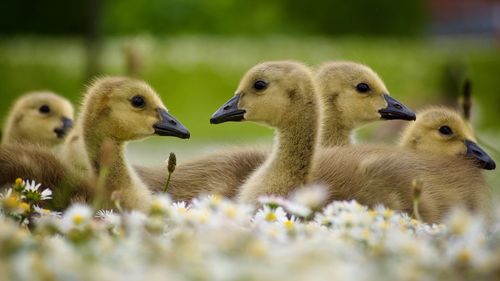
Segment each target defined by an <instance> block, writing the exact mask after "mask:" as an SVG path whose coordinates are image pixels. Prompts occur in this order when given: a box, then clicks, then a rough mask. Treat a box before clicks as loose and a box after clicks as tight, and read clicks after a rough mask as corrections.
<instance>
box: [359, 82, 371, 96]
mask: <svg viewBox="0 0 500 281" xmlns="http://www.w3.org/2000/svg"><path fill="white" fill-rule="evenodd" d="M356 91H358V92H359V93H362V94H364V93H367V92H369V91H370V86H368V84H366V83H359V84H358V85H356Z"/></svg>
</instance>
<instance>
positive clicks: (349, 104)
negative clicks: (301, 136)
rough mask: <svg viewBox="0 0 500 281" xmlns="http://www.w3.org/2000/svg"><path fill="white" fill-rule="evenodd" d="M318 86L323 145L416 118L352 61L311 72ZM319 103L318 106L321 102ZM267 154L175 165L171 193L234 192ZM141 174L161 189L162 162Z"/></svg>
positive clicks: (215, 156)
mask: <svg viewBox="0 0 500 281" xmlns="http://www.w3.org/2000/svg"><path fill="white" fill-rule="evenodd" d="M315 77H316V84H317V85H318V88H319V89H320V91H319V94H320V100H319V103H317V105H318V106H319V108H320V109H321V110H322V112H323V116H324V120H323V121H322V124H321V128H322V130H321V131H322V132H321V140H322V144H323V145H324V146H334V145H346V144H349V143H350V138H349V136H350V135H351V133H352V131H354V130H355V129H356V128H358V127H360V126H362V125H364V124H367V123H370V122H374V121H377V120H390V119H403V120H415V114H414V113H413V112H412V111H411V110H410V109H408V108H407V107H406V106H404V105H403V104H402V103H400V102H398V101H397V100H395V99H394V98H392V97H390V96H389V94H388V91H387V88H386V87H385V85H384V83H383V81H382V80H381V79H380V78H379V77H378V75H377V74H376V73H375V72H374V71H373V70H371V69H370V68H369V67H367V66H364V65H361V64H358V63H354V62H328V63H325V64H323V65H322V66H321V67H320V69H319V70H318V71H317V73H316V74H315ZM321 105H322V106H321ZM268 155H269V149H262V148H246V147H245V148H239V149H229V150H224V151H219V152H216V153H212V154H209V155H207V156H205V157H202V158H198V159H195V160H192V161H189V162H187V163H183V164H181V165H179V166H178V167H177V169H176V171H175V173H174V175H173V177H172V180H171V187H170V191H171V193H172V195H173V197H174V198H176V199H179V200H189V199H192V198H193V197H195V196H197V195H199V194H200V193H203V192H205V193H208V192H209V193H217V194H220V195H223V196H226V197H234V196H235V195H236V194H237V187H239V186H240V185H241V184H243V182H244V180H245V179H246V178H247V177H248V175H249V174H250V173H252V172H253V171H254V170H255V169H256V168H257V167H258V166H259V165H260V164H262V162H264V160H265V159H266V157H267V156H268ZM136 170H137V171H138V173H139V175H141V178H142V179H143V180H144V181H145V182H146V183H147V184H148V186H152V187H153V189H154V190H156V191H160V190H162V189H163V187H164V184H165V179H166V177H165V175H166V167H157V168H149V167H136Z"/></svg>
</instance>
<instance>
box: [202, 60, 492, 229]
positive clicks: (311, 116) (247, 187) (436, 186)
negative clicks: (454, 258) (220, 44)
mask: <svg viewBox="0 0 500 281" xmlns="http://www.w3.org/2000/svg"><path fill="white" fill-rule="evenodd" d="M314 91H315V89H314V86H313V83H312V78H311V74H310V72H309V71H308V70H307V69H306V68H305V67H304V66H303V65H301V64H299V63H295V62H267V63H263V64H260V65H257V66H254V67H253V68H251V69H250V70H249V71H248V72H247V73H246V74H245V75H244V77H243V79H242V80H241V82H240V85H239V87H238V90H237V91H236V94H235V96H234V97H233V98H231V99H230V100H229V101H228V102H226V103H225V104H224V105H222V106H221V108H219V109H218V110H217V111H216V112H215V113H214V115H213V116H212V119H211V121H212V122H213V123H223V122H227V121H247V120H248V121H254V122H257V123H262V124H264V125H268V126H271V127H274V128H275V130H276V138H275V141H274V145H273V150H272V152H271V154H270V156H269V157H268V158H267V159H266V160H265V162H264V163H263V164H262V165H261V166H260V167H259V168H257V170H255V171H254V173H252V174H251V175H250V176H249V178H248V179H247V180H246V181H245V183H244V184H243V185H242V186H241V187H240V189H239V194H238V199H239V200H240V201H242V202H247V203H253V202H255V201H256V200H257V198H258V197H259V196H261V195H282V196H287V195H288V194H289V193H290V192H291V191H292V190H294V189H295V188H296V187H299V186H303V185H306V184H309V183H319V184H323V185H325V186H326V187H327V188H328V191H329V200H328V201H331V200H351V199H355V200H357V201H358V202H360V203H361V204H365V205H368V206H375V205H378V204H383V205H385V206H387V207H389V208H392V209H394V210H400V211H404V212H408V213H412V212H413V206H412V205H413V189H412V182H413V181H414V180H415V179H418V180H420V181H421V182H422V184H423V186H424V189H423V191H422V195H421V204H420V207H421V208H420V215H421V217H422V218H423V219H424V220H425V221H427V222H439V221H441V220H442V219H443V217H444V215H445V214H446V212H447V211H448V210H449V209H450V208H451V207H452V206H455V205H465V206H467V207H469V208H470V209H472V210H478V209H481V208H482V207H483V206H484V204H483V203H484V202H486V201H487V200H488V191H489V190H488V187H487V185H486V182H485V180H484V177H483V176H482V174H481V173H480V172H479V171H478V169H476V168H475V167H474V165H473V163H472V162H471V161H456V158H455V157H451V158H447V157H443V156H436V155H433V154H425V155H421V154H418V153H414V152H411V151H407V150H404V149H400V148H394V147H384V146H366V145H359V146H356V147H350V146H337V147H332V148H322V147H320V145H319V144H317V143H316V142H317V140H318V139H319V137H318V131H319V121H318V119H319V118H318V117H319V112H318V109H317V104H318V102H319V101H318V99H317V98H316V96H315V94H314ZM315 150H318V151H317V152H315Z"/></svg>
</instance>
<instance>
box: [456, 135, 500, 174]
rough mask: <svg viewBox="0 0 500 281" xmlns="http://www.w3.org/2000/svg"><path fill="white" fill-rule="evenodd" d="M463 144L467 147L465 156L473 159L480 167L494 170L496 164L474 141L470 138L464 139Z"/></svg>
mask: <svg viewBox="0 0 500 281" xmlns="http://www.w3.org/2000/svg"><path fill="white" fill-rule="evenodd" d="M464 142H465V146H466V147H467V152H466V154H465V156H467V157H469V158H472V159H474V160H475V161H476V162H477V163H478V164H479V166H480V167H481V168H483V169H485V170H495V168H496V167H497V165H496V164H495V161H493V159H491V157H490V156H489V155H488V153H486V152H485V151H484V150H482V149H481V148H480V147H479V146H478V145H477V144H476V143H475V142H473V141H470V140H465V141H464Z"/></svg>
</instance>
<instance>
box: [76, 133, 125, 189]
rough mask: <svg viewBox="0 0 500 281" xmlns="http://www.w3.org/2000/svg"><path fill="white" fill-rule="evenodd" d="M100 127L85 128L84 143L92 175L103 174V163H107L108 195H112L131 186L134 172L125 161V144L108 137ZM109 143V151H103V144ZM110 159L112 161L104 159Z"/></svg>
mask: <svg viewBox="0 0 500 281" xmlns="http://www.w3.org/2000/svg"><path fill="white" fill-rule="evenodd" d="M102 132H105V130H100V129H99V127H98V126H88V128H85V126H84V128H83V141H84V143H85V149H86V150H87V154H88V158H89V161H90V165H91V167H92V173H93V174H94V175H95V176H98V175H99V173H100V172H101V169H103V168H105V167H102V166H101V165H102V163H107V164H106V166H107V169H108V170H107V178H106V183H105V187H106V193H107V194H108V193H109V194H111V193H112V192H113V191H115V190H117V189H123V188H127V187H128V186H130V185H131V182H132V175H131V173H133V171H131V170H130V169H129V167H128V165H127V162H126V160H125V157H124V155H125V153H124V152H125V143H124V142H123V141H118V140H114V139H111V138H108V137H106V135H104V134H103V133H102ZM105 142H109V146H108V147H107V149H109V150H110V151H103V144H104V143H105ZM102 157H110V159H102Z"/></svg>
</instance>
